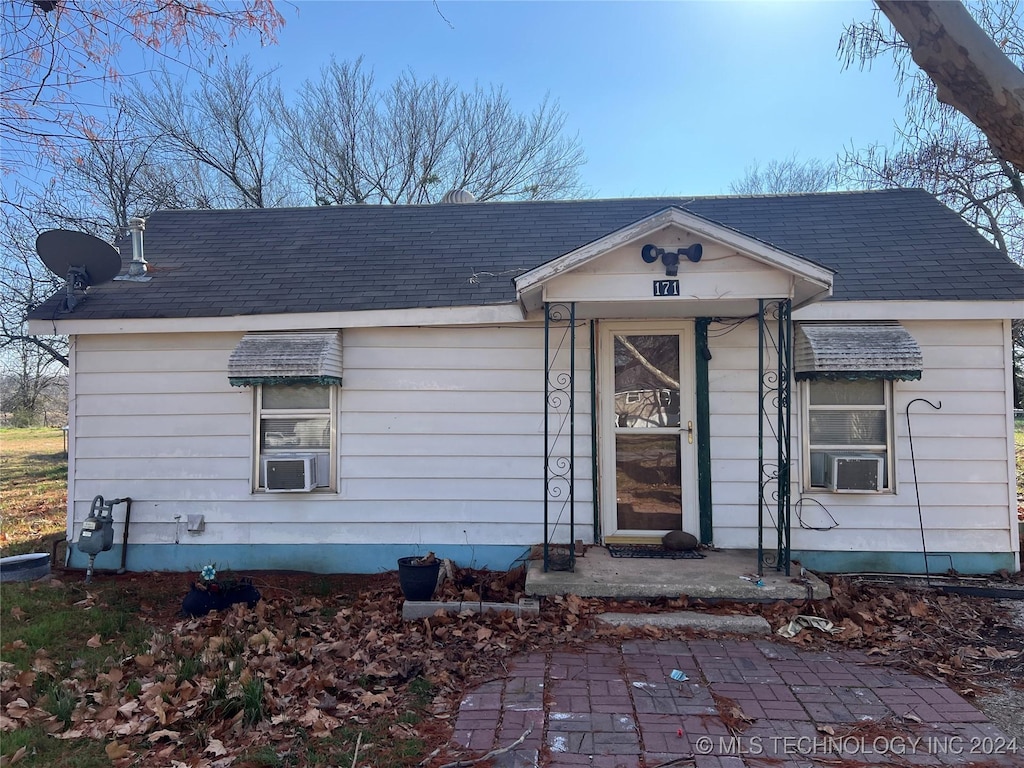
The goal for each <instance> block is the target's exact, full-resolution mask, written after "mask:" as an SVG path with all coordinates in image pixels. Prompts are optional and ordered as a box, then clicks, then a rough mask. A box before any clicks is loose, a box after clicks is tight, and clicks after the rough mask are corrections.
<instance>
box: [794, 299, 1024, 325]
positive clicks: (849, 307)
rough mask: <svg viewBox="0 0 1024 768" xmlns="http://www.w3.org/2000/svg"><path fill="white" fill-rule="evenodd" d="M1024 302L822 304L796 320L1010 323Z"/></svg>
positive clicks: (796, 313)
mask: <svg viewBox="0 0 1024 768" xmlns="http://www.w3.org/2000/svg"><path fill="white" fill-rule="evenodd" d="M1022 317H1024V301H1020V300H1017V301H822V302H819V303H817V304H812V305H809V306H805V307H801V308H800V309H795V310H793V319H794V320H1007V319H1015V318H1022Z"/></svg>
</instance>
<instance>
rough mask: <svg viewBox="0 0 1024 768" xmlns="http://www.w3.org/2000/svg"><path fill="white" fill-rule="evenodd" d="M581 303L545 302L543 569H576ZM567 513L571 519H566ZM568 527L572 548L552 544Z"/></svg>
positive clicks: (570, 546) (569, 545)
mask: <svg viewBox="0 0 1024 768" xmlns="http://www.w3.org/2000/svg"><path fill="white" fill-rule="evenodd" d="M575 401H576V304H575V303H573V302H570V303H567V304H556V303H546V304H545V305H544V570H545V571H548V570H573V569H574V567H575V561H576V557H575V555H576V553H575V546H574V544H573V542H574V541H575V540H576V530H575V528H576V494H575V485H576V477H575V450H576V402H575ZM566 517H568V520H566V519H565V518H566ZM560 525H567V526H568V529H569V544H568V547H567V551H565V552H561V551H555V549H554V548H553V547H552V543H553V541H554V539H555V538H556V536H557V533H558V529H559V526H560Z"/></svg>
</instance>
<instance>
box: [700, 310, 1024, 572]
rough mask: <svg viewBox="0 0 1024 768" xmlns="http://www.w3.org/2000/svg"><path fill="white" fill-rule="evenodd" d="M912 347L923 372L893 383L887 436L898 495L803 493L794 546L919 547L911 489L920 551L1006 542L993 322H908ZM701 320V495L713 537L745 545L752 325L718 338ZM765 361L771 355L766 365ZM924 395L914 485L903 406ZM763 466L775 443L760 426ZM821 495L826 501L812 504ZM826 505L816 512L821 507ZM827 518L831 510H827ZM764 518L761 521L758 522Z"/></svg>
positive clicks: (1001, 353) (750, 525) (796, 428)
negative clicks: (705, 389) (705, 448)
mask: <svg viewBox="0 0 1024 768" xmlns="http://www.w3.org/2000/svg"><path fill="white" fill-rule="evenodd" d="M904 325H905V327H906V328H907V330H908V331H910V333H911V334H913V335H914V337H915V338H916V339H917V341H918V343H919V344H920V345H921V349H922V354H923V357H924V371H923V375H922V379H921V380H920V381H914V382H896V383H895V387H894V424H893V427H894V432H895V438H896V439H895V455H896V458H897V466H896V480H897V493H886V494H830V493H822V492H820V491H813V492H810V491H808V492H805V493H803V497H804V501H803V503H802V504H800V505H799V507H798V509H799V513H800V517H802V518H803V519H804V521H805V525H806V526H808V527H817V528H824V527H829V526H832V525H834V523H833V520H832V518H834V520H835V523H837V524H838V525H837V526H836V527H834V528H832V529H831V530H827V531H822V530H808V529H807V528H805V527H801V526H800V522H799V519H798V517H797V514H796V512H794V515H793V524H792V543H793V547H794V548H795V549H820V550H840V551H908V550H909V551H916V550H919V549H920V548H921V533H920V528H919V520H918V512H917V500H918V495H919V496H920V501H921V506H922V510H923V517H924V522H925V528H926V531H925V533H926V540H927V544H928V547H929V550H930V551H942V550H948V551H955V552H959V551H993V552H1007V551H1010V550H1011V548H1012V544H1011V541H1012V534H1013V533H1015V532H1014V531H1011V530H1010V518H1011V510H1010V509H1009V508H1008V497H1009V495H1010V494H1009V492H1008V485H1009V484H1011V483H1012V482H1013V478H1012V476H1011V473H1010V470H1009V467H1011V466H1012V464H1011V462H1010V461H1009V460H1008V456H1007V444H1008V435H1007V431H1008V427H1007V424H1008V421H1007V414H1006V402H1007V391H1006V370H1005V354H1006V353H1005V348H1004V335H1003V333H1004V332H1003V325H1002V323H1001V322H1000V321H967V322H964V321H933V322H926V321H913V322H911V321H908V322H905V323H904ZM719 330H720V326H716V325H714V324H712V326H711V328H710V348H711V352H712V355H713V357H712V360H711V361H710V363H709V380H710V389H711V393H710V403H711V433H712V439H711V456H712V467H711V474H712V483H713V486H712V496H713V502H714V522H715V543H716V544H717V545H719V546H725V547H747V546H754V545H756V541H757V539H756V522H757V498H758V483H757V445H756V436H757V415H756V413H757V396H756V394H755V393H756V388H757V371H756V368H757V362H756V361H757V358H756V351H757V346H756V345H757V328H756V325H755V324H754V323H747V324H745V325H743V326H740V327H738V328H736V329H735V330H733V331H731V332H729V333H727V334H724V335H717V334H718V331H719ZM770 364H771V365H773V364H774V363H770ZM794 394H795V395H796V396H795V397H794V400H793V444H792V452H791V456H792V457H793V475H792V476H793V477H794V479H795V482H794V484H793V502H794V506H795V508H796V504H797V502H798V501H799V500H800V499H801V488H800V481H799V478H800V477H801V468H800V457H801V454H800V450H799V446H800V438H801V429H802V424H801V419H800V407H799V406H800V402H801V400H800V397H799V387H798V388H797V390H796V391H795V393H794ZM919 397H922V398H927V399H928V400H930V401H932V402H934V403H936V404H938V403H940V402H941V403H942V408H941V410H938V411H936V410H933V409H932V408H930V407H929V406H928V405H927V404H924V403H916V404H914V406H912V408H911V416H910V418H911V420H912V429H913V437H914V455H915V457H916V461H917V481H918V483H917V487H916V488H915V485H914V473H913V466H912V465H911V461H910V440H909V435H908V429H907V415H906V409H907V404H908V403H910V401H912V400H914V399H915V398H919ZM766 441H767V444H766V457H767V458H766V462H767V463H771V462H772V461H773V457H774V454H775V444H774V441H773V437H772V435H771V432H766ZM815 502H820V503H821V504H822V505H824V507H825V509H822V508H821V507H819V506H818V504H817V503H815ZM826 510H827V513H826ZM829 515H831V518H830V517H829ZM768 524H769V525H771V524H772V523H771V520H768Z"/></svg>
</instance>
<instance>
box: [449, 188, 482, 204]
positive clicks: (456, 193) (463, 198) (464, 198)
mask: <svg viewBox="0 0 1024 768" xmlns="http://www.w3.org/2000/svg"><path fill="white" fill-rule="evenodd" d="M441 202H442V203H475V202H476V198H475V197H473V193H472V192H467V191H466V190H464V189H453V190H452V191H451V192H446V193H445V195H444V197H442V198H441Z"/></svg>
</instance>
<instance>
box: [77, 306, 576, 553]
mask: <svg viewBox="0 0 1024 768" xmlns="http://www.w3.org/2000/svg"><path fill="white" fill-rule="evenodd" d="M241 336H242V334H240V333H238V334H164V335H147V336H100V335H96V336H87V337H80V338H78V339H77V340H76V353H77V354H76V363H77V365H76V374H77V375H76V396H75V417H74V424H73V438H72V439H73V442H74V448H73V453H74V455H75V460H74V462H73V466H74V473H75V483H74V485H73V487H74V498H73V510H74V517H75V520H76V523H77V524H76V528H75V530H74V532H73V535H74V536H75V537H76V538H77V534H78V528H79V527H80V524H81V521H82V520H83V519H84V517H85V515H86V514H87V512H88V507H89V504H90V501H91V499H92V497H93V496H94V495H97V494H102V495H104V496H105V497H107V498H110V497H114V496H122V497H123V496H131V497H132V499H133V506H132V540H133V541H139V542H140V543H143V542H153V543H158V542H164V543H167V542H173V541H174V540H175V537H176V536H177V537H178V538H179V540H182V541H188V542H190V543H273V542H282V543H308V542H325V543H345V542H354V543H381V542H384V543H421V542H441V541H449V542H452V543H458V544H467V543H468V544H524V545H528V544H534V543H538V542H540V541H542V540H543V532H542V530H541V528H542V525H541V521H542V493H543V464H542V461H543V455H544V395H543V386H544V359H543V358H544V352H543V328H542V327H540V326H523V327H515V328H477V327H467V328H389V329H346V330H345V331H344V332H343V343H344V359H345V366H344V373H343V386H342V388H341V392H340V397H339V400H340V418H339V469H340V472H339V487H338V491H337V492H336V493H334V492H330V493H320V492H318V493H312V494H263V493H259V494H253V493H251V490H250V483H251V480H250V475H251V471H252V461H253V459H252V453H253V436H252V431H253V412H252V409H253V396H252V390H251V389H248V388H235V387H231V386H230V385H229V383H228V380H227V361H228V358H229V356H230V353H231V350H232V349H234V346H235V345H236V344H237V343H238V341H239V339H241ZM588 338H589V334H588V333H587V332H586V328H585V326H581V329H580V333H579V339H578V342H579V344H578V348H577V371H576V382H577V388H578V391H577V397H576V458H577V461H576V479H577V520H580V521H584V522H586V523H587V525H579V526H577V532H576V535H577V537H580V536H582V537H584V538H586V537H592V535H593V534H592V526H591V525H590V522H591V521H592V518H593V508H592V504H591V497H592V493H591V486H592V483H591V466H592V465H591V461H590V455H591V438H590V423H591V422H590V395H589V381H590V378H589V353H588V351H587V349H586V344H587V339H588ZM552 428H553V429H557V424H556V423H555V422H552ZM567 434H568V426H567V425H566V426H565V435H566V436H565V437H563V438H562V439H561V442H560V444H559V448H561V449H563V450H564V449H565V448H566V447H567V440H568V437H567ZM552 512H553V514H555V515H557V514H558V512H559V508H558V507H557V506H553V507H552ZM188 514H202V515H204V516H205V522H206V530H205V531H204V532H203V533H201V534H188V533H186V532H185V531H184V529H183V528H179V524H178V523H177V522H176V521H175V517H176V516H178V515H180V516H181V517H182V519H184V517H185V516H187V515H188Z"/></svg>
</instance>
